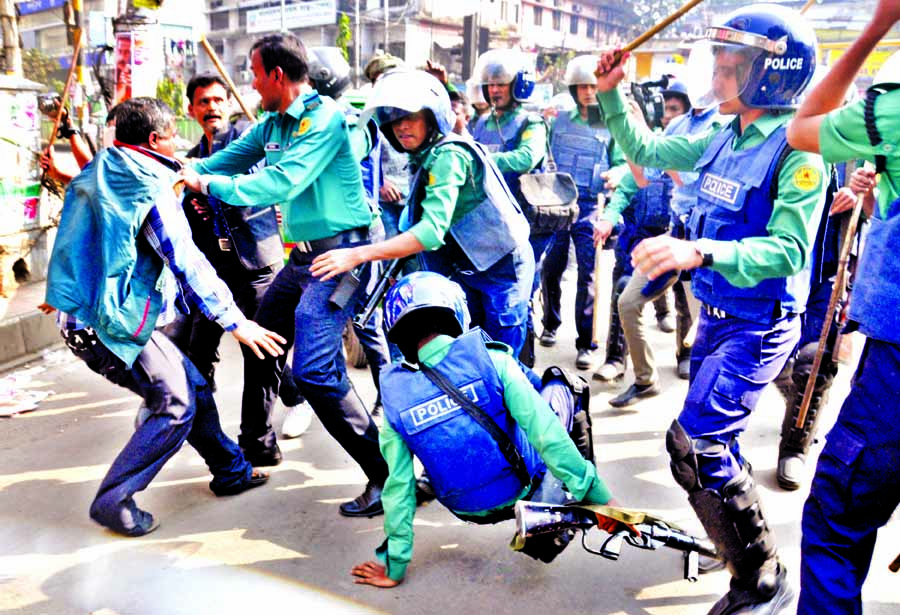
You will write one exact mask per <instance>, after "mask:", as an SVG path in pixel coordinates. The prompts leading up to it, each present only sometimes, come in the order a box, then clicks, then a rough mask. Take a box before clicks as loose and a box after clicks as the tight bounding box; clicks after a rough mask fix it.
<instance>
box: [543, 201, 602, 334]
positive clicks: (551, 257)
mask: <svg viewBox="0 0 900 615" xmlns="http://www.w3.org/2000/svg"><path fill="white" fill-rule="evenodd" d="M570 239H571V240H572V242H573V243H574V244H575V262H576V264H577V265H578V279H577V282H576V286H575V331H576V334H577V335H576V337H575V348H577V349H578V350H583V349H590V350H595V349H596V348H597V345H596V344H595V343H594V341H593V337H594V259H595V258H596V254H597V251H596V249H595V248H594V225H593V222H592V221H591V219H590V218H584V219H583V220H579V221H578V222H576V223H575V224H573V225H572V227H571V228H570V229H568V230H565V231H557V232H556V235H555V236H554V239H553V244H552V245H551V247H550V250H549V251H548V252H547V256H546V257H545V259H544V270H543V272H542V275H541V278H542V283H543V298H544V323H543V324H544V329H549V330H550V331H556V330H557V329H558V328H559V326H560V324H562V314H561V313H560V312H561V309H560V307H561V302H562V289H561V288H560V284H559V282H560V280H561V279H562V275H563V273H564V272H565V271H566V267H567V266H568V264H569V240H570Z"/></svg>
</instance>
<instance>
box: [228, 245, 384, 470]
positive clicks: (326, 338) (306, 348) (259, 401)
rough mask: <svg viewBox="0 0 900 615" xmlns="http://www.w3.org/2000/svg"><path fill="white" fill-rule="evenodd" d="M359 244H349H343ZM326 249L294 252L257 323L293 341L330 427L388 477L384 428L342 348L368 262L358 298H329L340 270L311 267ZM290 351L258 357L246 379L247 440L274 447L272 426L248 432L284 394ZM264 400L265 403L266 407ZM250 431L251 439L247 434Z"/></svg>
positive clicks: (306, 385)
mask: <svg viewBox="0 0 900 615" xmlns="http://www.w3.org/2000/svg"><path fill="white" fill-rule="evenodd" d="M353 245H360V244H354V243H345V244H343V245H340V246H338V247H351V246H353ZM319 254H321V252H308V253H303V252H300V251H299V250H298V249H297V248H294V249H293V250H292V251H291V255H290V258H289V259H288V263H287V265H286V266H285V267H284V269H282V270H281V271H280V272H279V273H278V275H277V276H276V277H275V281H274V282H272V285H271V286H269V290H268V291H266V294H265V296H264V297H263V300H262V303H261V304H260V306H259V309H258V310H257V312H256V322H257V323H259V324H260V325H261V326H263V327H265V328H266V329H269V330H270V331H274V332H276V333H278V334H279V335H281V336H282V337H284V338H285V339H286V340H287V344H286V346H285V347H286V348H289V347H290V346H291V345H292V344H293V346H294V352H293V358H292V364H293V375H294V382H295V383H296V385H297V388H298V389H299V390H300V393H301V394H302V395H303V397H305V398H306V399H307V401H309V403H310V405H311V406H312V408H313V410H314V411H315V413H316V416H318V417H319V420H320V421H321V422H322V425H323V426H324V427H325V429H326V430H327V431H328V432H329V433H330V434H331V435H332V437H334V439H335V440H337V441H338V443H339V444H340V445H341V446H342V447H343V448H344V450H345V451H347V453H349V454H350V456H351V457H353V459H354V460H356V462H357V463H358V464H359V465H360V466H361V467H362V470H363V472H365V473H366V475H367V476H368V477H369V479H370V480H373V481H375V482H377V483H380V482H383V481H384V478H385V477H386V476H387V464H385V462H384V459H382V457H381V452H380V450H379V448H378V427H377V426H376V425H375V422H374V421H373V420H372V417H371V416H370V415H369V413H368V412H367V411H366V409H365V407H364V406H363V404H362V401H359V400H358V397H357V398H356V399H355V400H352V403H351V402H348V401H346V398H348V397H349V396H356V392H355V391H353V389H352V386H351V383H350V379H349V377H348V376H347V367H346V362H345V360H344V357H343V354H342V352H341V344H342V338H341V334H342V332H343V330H344V327H345V326H346V324H347V320H348V319H349V318H350V315H351V313H352V312H353V311H354V310H355V309H356V308H357V307H358V301H359V296H360V294H361V293H362V292H363V291H364V290H365V287H366V284H367V282H368V278H369V274H368V271H369V268H368V267H366V268H365V274H364V275H363V277H362V279H361V280H360V282H361V283H360V286H359V289H358V290H357V297H356V298H355V299H354V300H351V301H349V302H348V303H347V305H346V306H345V307H344V308H343V309H339V308H338V307H336V306H335V305H333V304H331V303H330V302H329V297H330V296H331V294H332V293H333V292H334V290H335V288H336V287H337V285H338V284H339V283H340V278H341V276H337V277H335V278H332V279H331V280H328V281H325V282H322V281H320V280H319V279H318V278H315V277H314V276H313V275H312V274H311V273H310V272H309V267H310V265H311V264H312V261H313V259H314V258H315V257H316V256H318V255H319ZM285 361H286V358H285V355H282V356H280V357H277V358H276V357H270V356H268V355H266V357H265V358H264V359H258V358H255V359H254V360H253V361H252V362H251V361H246V363H248V364H249V366H250V367H249V369H251V370H253V373H252V376H253V378H252V382H253V383H254V385H255V386H254V388H253V389H252V390H249V391H248V385H247V383H245V385H244V400H243V401H244V405H243V411H242V417H241V446H243V447H244V448H245V449H246V448H247V446H257V447H260V446H261V447H263V448H269V447H271V446H274V444H275V435H274V433H273V431H272V427H271V425H266V426H265V428H264V429H263V430H258V431H257V432H256V433H250V432H248V431H245V427H248V428H249V429H252V428H253V425H255V424H256V423H255V422H254V423H253V425H248V419H249V417H251V416H258V415H259V413H260V412H265V413H267V415H269V416H271V408H272V405H273V404H274V403H275V398H276V396H277V395H278V389H279V385H280V381H281V372H282V369H283V368H284V364H285ZM260 407H262V410H260ZM245 438H246V440H245Z"/></svg>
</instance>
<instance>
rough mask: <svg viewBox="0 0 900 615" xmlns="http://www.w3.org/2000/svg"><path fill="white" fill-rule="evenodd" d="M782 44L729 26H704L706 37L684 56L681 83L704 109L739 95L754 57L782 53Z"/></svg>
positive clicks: (692, 102) (695, 105)
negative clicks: (684, 68)
mask: <svg viewBox="0 0 900 615" xmlns="http://www.w3.org/2000/svg"><path fill="white" fill-rule="evenodd" d="M786 44H787V43H786V41H783V40H782V41H773V40H770V39H768V38H766V37H764V36H759V35H757V34H753V33H750V32H743V31H740V30H733V29H731V28H722V27H716V28H708V29H707V31H706V39H705V40H702V41H697V42H696V43H694V46H693V48H692V49H691V55H690V56H689V57H688V64H687V70H686V71H685V72H686V79H685V85H686V86H687V91H688V97H689V98H690V99H691V104H692V105H693V106H694V107H696V108H699V109H705V108H707V107H711V106H713V105H718V104H722V103H724V102H727V101H729V100H734V99H736V98H740V97H741V95H742V94H743V93H744V89H745V88H746V87H747V83H748V82H749V81H750V78H751V76H752V75H753V70H754V65H755V63H756V60H757V58H759V56H761V55H763V54H770V55H773V56H778V55H782V54H783V53H784V52H785V49H786Z"/></svg>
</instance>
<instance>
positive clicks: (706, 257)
mask: <svg viewBox="0 0 900 615" xmlns="http://www.w3.org/2000/svg"><path fill="white" fill-rule="evenodd" d="M694 250H696V251H697V254H699V255H700V257H701V258H702V259H703V262H701V263H700V266H701V267H712V264H713V262H714V261H713V254H712V251H711V250H710V249H709V248H708V247H707V248H706V249H703V248H702V247H700V246H699V245H694Z"/></svg>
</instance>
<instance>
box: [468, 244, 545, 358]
mask: <svg viewBox="0 0 900 615" xmlns="http://www.w3.org/2000/svg"><path fill="white" fill-rule="evenodd" d="M450 279H451V280H453V281H454V282H457V283H459V285H460V286H462V288H463V291H465V293H466V303H467V304H468V307H469V314H470V316H471V318H472V325H473V326H479V327H481V328H482V329H484V330H485V332H487V334H488V335H490V336H491V338H492V339H494V340H497V341H498V342H503V343H504V344H507V345H509V346H510V347H512V349H513V356H518V355H519V351H520V350H522V345H523V344H524V343H525V334H526V327H527V325H528V321H529V320H530V319H529V317H528V303H529V297H530V290H531V285H532V283H533V282H534V279H535V276H534V258H533V257H532V254H531V249H530V247H528V246H525V245H523V246H520V247H518V248H516V249H515V250H513V251H512V252H510V253H509V254H507V255H506V256H504V257H503V258H501V259H500V260H499V261H497V263H495V264H494V265H493V266H492V267H491V268H489V269H488V270H487V271H474V270H464V271H461V270H459V269H455V270H454V271H453V273H452V274H451V275H450Z"/></svg>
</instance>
